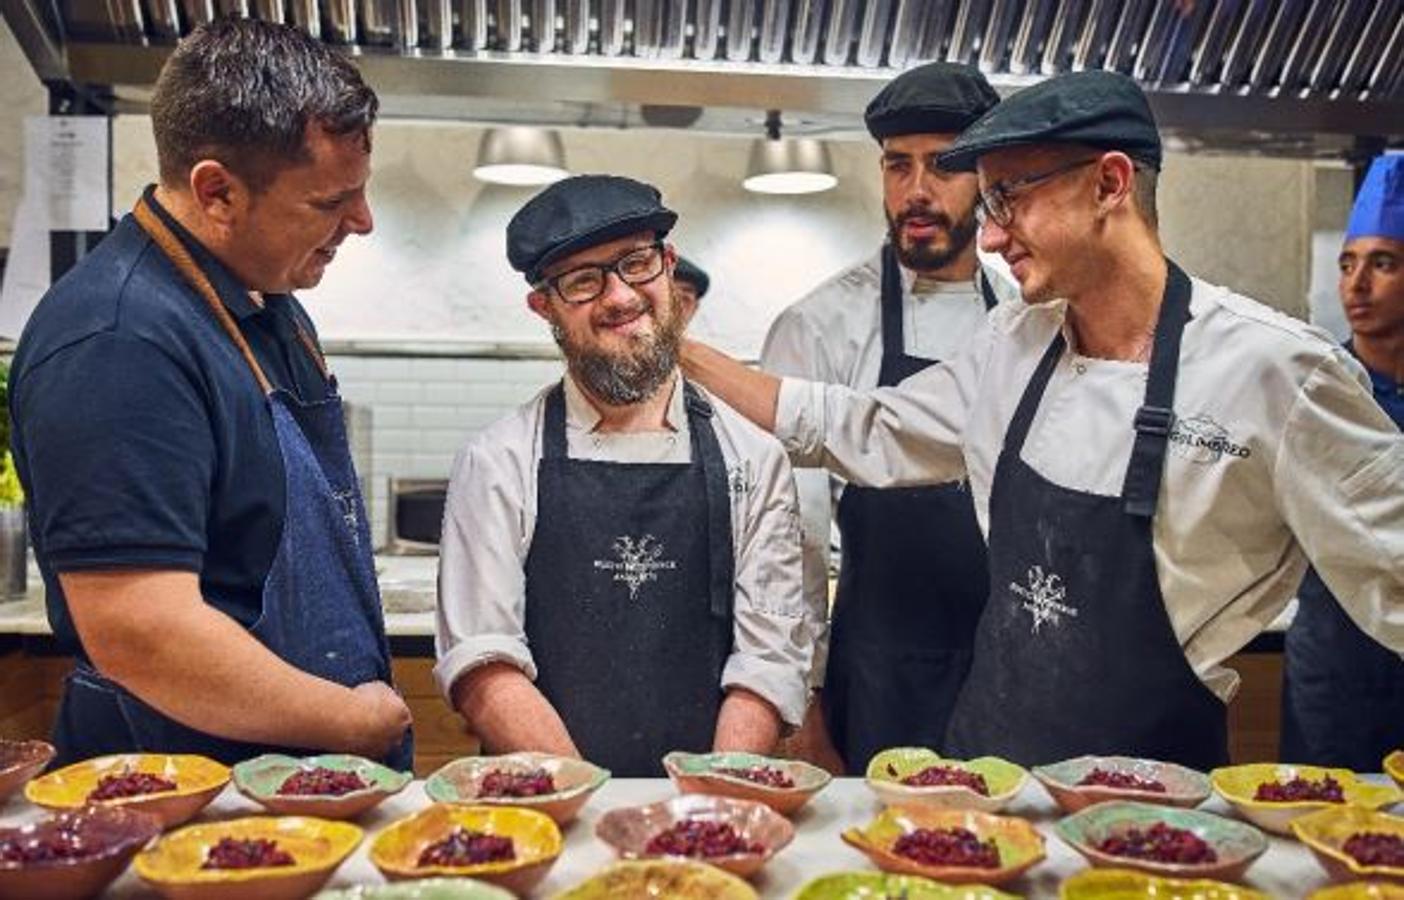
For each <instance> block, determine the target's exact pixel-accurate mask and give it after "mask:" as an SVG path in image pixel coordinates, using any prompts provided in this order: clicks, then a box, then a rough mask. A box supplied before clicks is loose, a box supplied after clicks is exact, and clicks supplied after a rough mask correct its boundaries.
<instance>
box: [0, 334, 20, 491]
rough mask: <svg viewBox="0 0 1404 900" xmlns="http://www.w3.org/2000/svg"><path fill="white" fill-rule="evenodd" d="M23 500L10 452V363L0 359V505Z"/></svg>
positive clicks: (17, 474) (12, 456)
mask: <svg viewBox="0 0 1404 900" xmlns="http://www.w3.org/2000/svg"><path fill="white" fill-rule="evenodd" d="M23 502H24V488H22V487H21V486H20V480H19V473H18V472H17V471H15V458H14V455H13V454H12V453H10V365H9V363H7V362H4V361H0V507H4V506H19V505H20V504H21V503H23Z"/></svg>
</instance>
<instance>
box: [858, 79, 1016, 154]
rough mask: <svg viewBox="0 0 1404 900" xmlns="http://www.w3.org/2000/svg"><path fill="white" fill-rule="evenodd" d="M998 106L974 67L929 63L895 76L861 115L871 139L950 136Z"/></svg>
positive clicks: (993, 95) (994, 96) (993, 93)
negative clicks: (933, 135) (900, 136)
mask: <svg viewBox="0 0 1404 900" xmlns="http://www.w3.org/2000/svg"><path fill="white" fill-rule="evenodd" d="M998 103H999V94H996V93H995V91H994V88H992V87H990V83H989V82H988V81H986V80H985V76H984V75H983V74H981V72H980V70H979V69H977V68H975V67H974V66H966V65H962V64H960V63H951V62H933V63H927V64H926V65H924V66H917V67H916V68H915V69H909V70H908V71H906V72H903V73H902V74H901V75H898V76H897V77H896V78H894V79H892V80H891V81H889V82H888V83H887V86H886V87H884V88H883V89H882V90H880V91H878V93H877V96H876V97H874V98H873V99H872V102H870V103H869V104H868V109H867V111H866V112H864V113H863V121H864V122H866V123H867V125H868V133H869V134H871V135H872V136H873V140H875V141H878V142H879V143H881V142H882V139H883V138H890V137H896V136H898V135H903V134H951V133H954V132H960V131H964V130H965V129H966V128H967V127H969V126H970V123H972V122H974V121H975V120H976V119H978V118H980V117H981V116H983V115H984V114H985V113H986V112H988V111H989V110H990V108H991V107H993V106H995V105H996V104H998Z"/></svg>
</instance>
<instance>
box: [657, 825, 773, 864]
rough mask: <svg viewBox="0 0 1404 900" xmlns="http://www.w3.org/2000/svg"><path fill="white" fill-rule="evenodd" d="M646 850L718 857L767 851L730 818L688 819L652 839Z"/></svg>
mask: <svg viewBox="0 0 1404 900" xmlns="http://www.w3.org/2000/svg"><path fill="white" fill-rule="evenodd" d="M644 852H645V853H648V854H650V855H653V856H694V857H698V856H700V857H702V858H704V859H705V858H709V857H717V856H731V855H733V854H737V853H764V852H765V848H764V847H763V846H761V845H760V844H758V843H754V842H751V841H747V840H746V839H745V838H743V837H742V836H741V835H740V834H738V833H737V832H736V829H735V828H733V827H732V826H731V825H730V824H729V823H727V822H708V821H704V820H702V819H684V820H683V821H681V822H678V823H676V824H675V825H673V826H672V827H671V828H669V829H667V830H666V831H661V832H659V833H658V834H655V835H654V836H653V837H652V838H650V839H649V842H648V844H647V846H645V847H644Z"/></svg>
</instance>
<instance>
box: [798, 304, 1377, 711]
mask: <svg viewBox="0 0 1404 900" xmlns="http://www.w3.org/2000/svg"><path fill="white" fill-rule="evenodd" d="M1192 282H1193V296H1192V299H1191V303H1190V312H1191V315H1192V316H1193V318H1192V319H1191V321H1190V322H1189V323H1188V324H1187V325H1186V326H1185V331H1184V337H1183V341H1182V347H1181V357H1180V368H1179V377H1178V380H1177V384H1176V389H1175V403H1174V409H1175V416H1176V422H1175V425H1174V428H1173V431H1172V434H1171V437H1170V445H1169V450H1168V454H1167V458H1166V463H1165V472H1164V477H1163V480H1162V483H1161V491H1160V502H1159V507H1158V509H1157V512H1156V516H1155V521H1154V525H1153V529H1152V532H1153V544H1154V552H1155V560H1156V569H1157V573H1158V575H1159V580H1160V589H1161V593H1162V595H1163V596H1164V598H1165V605H1166V612H1167V614H1168V616H1169V619H1170V623H1171V626H1172V628H1173V629H1174V632H1175V635H1176V637H1177V638H1178V639H1179V641H1180V645H1181V646H1182V647H1183V648H1184V651H1185V656H1186V659H1187V660H1188V661H1189V664H1190V665H1191V667H1192V668H1193V669H1194V671H1195V672H1196V673H1197V674H1198V675H1199V677H1200V678H1201V680H1203V682H1204V683H1205V684H1206V685H1207V686H1208V687H1209V688H1210V689H1211V690H1212V691H1214V693H1215V694H1217V695H1218V696H1219V697H1220V698H1222V699H1223V700H1225V701H1227V700H1229V699H1231V698H1232V696H1233V695H1234V693H1235V692H1236V690H1237V687H1238V676H1237V674H1236V673H1234V672H1232V671H1231V670H1229V669H1226V668H1225V667H1223V666H1222V665H1221V664H1222V662H1223V661H1224V660H1225V659H1227V658H1228V657H1229V656H1231V655H1232V654H1233V653H1235V652H1236V651H1237V650H1239V649H1240V648H1242V647H1243V646H1244V645H1245V644H1247V643H1248V642H1249V641H1250V640H1251V639H1252V638H1253V637H1254V636H1256V635H1257V634H1258V633H1260V632H1261V631H1263V630H1264V629H1265V628H1266V627H1267V625H1268V624H1269V623H1270V622H1272V620H1273V619H1274V618H1275V617H1276V616H1277V615H1278V613H1279V612H1281V611H1282V609H1283V608H1284V607H1285V606H1286V605H1287V603H1288V601H1289V600H1290V598H1291V597H1292V595H1293V593H1294V592H1295V590H1296V587H1297V585H1298V584H1299V583H1300V581H1301V577H1302V573H1303V571H1304V570H1305V568H1306V565H1307V559H1308V558H1310V559H1311V560H1312V561H1313V562H1314V563H1315V564H1316V567H1317V569H1318V571H1319V572H1320V573H1321V575H1322V578H1323V579H1324V580H1325V581H1326V584H1327V585H1328V586H1329V587H1330V588H1331V591H1332V593H1334V594H1335V595H1336V597H1337V598H1338V599H1339V600H1340V602H1341V604H1342V606H1343V607H1344V608H1345V610H1346V611H1347V613H1349V615H1350V616H1351V618H1352V619H1353V620H1354V621H1355V622H1356V623H1357V624H1358V625H1359V626H1360V627H1361V628H1362V629H1363V630H1364V631H1366V632H1367V633H1369V634H1370V635H1372V636H1373V637H1374V638H1375V639H1376V640H1378V641H1380V642H1381V643H1382V644H1384V645H1385V646H1387V647H1390V648H1391V649H1393V650H1395V651H1404V437H1401V435H1400V433H1399V430H1398V429H1397V428H1396V427H1395V425H1394V423H1393V422H1391V421H1390V420H1389V418H1388V417H1387V416H1386V415H1385V414H1384V412H1383V411H1382V410H1381V409H1380V408H1379V405H1378V404H1376V403H1375V401H1374V398H1373V397H1372V396H1371V393H1370V387H1369V379H1368V376H1367V375H1366V373H1365V371H1364V369H1363V368H1361V366H1360V365H1359V363H1357V362H1356V361H1355V360H1354V359H1353V358H1351V356H1350V355H1349V354H1348V353H1347V352H1346V351H1345V350H1343V349H1342V348H1341V347H1339V346H1338V345H1337V344H1335V342H1334V341H1332V340H1331V339H1330V337H1329V336H1328V335H1327V334H1326V333H1325V332H1323V331H1321V330H1319V329H1317V328H1315V327H1313V326H1310V325H1307V324H1306V323H1304V322H1301V321H1298V320H1296V319H1292V318H1290V317H1288V316H1286V315H1283V314H1281V313H1278V312H1276V311H1274V310H1272V309H1270V308H1268V307H1266V306H1264V305H1262V304H1260V303H1257V302H1255V301H1253V300H1250V299H1248V298H1246V297H1242V296H1239V295H1237V294H1234V293H1232V292H1231V291H1229V290H1228V289H1226V288H1223V287H1218V286H1215V285H1211V284H1208V283H1206V282H1204V281H1200V280H1198V279H1192ZM1065 314H1066V304H1064V303H1062V302H1055V303H1048V304H1041V305H1025V304H1023V303H1022V302H1018V301H1015V302H1010V303H1002V304H1001V305H1000V306H999V307H998V308H996V309H995V311H994V312H992V313H991V314H990V317H989V321H988V323H987V324H986V326H985V327H984V328H982V329H981V331H980V333H979V334H978V335H977V336H976V337H975V339H974V340H973V341H972V343H971V346H970V348H969V349H968V350H967V351H966V352H965V353H963V354H961V355H959V356H957V357H956V358H955V359H953V360H952V361H951V362H950V363H948V364H944V365H939V366H934V367H932V368H930V369H927V370H926V371H924V372H921V373H919V374H917V375H915V376H913V377H911V378H908V379H907V380H906V381H904V382H903V383H902V384H901V385H899V386H897V387H891V388H879V389H876V390H873V391H869V392H866V393H864V392H859V391H856V390H854V389H852V388H848V387H844V386H840V385H832V384H829V385H826V384H823V383H819V382H810V381H802V380H799V379H794V378H786V379H785V380H784V382H783V384H782V386H781V391H780V400H779V405H778V410H777V424H776V433H777V435H778V436H779V437H780V438H781V440H782V442H783V443H784V444H785V446H786V448H787V449H788V450H789V451H790V453H791V456H792V459H793V460H794V461H795V462H796V464H797V465H814V464H816V463H817V464H822V465H825V466H828V467H831V468H833V469H835V470H836V471H837V472H838V473H839V474H840V475H843V476H844V477H847V478H849V479H850V480H852V481H855V482H859V483H863V484H870V485H873V486H876V487H896V486H907V485H918V484H930V483H936V482H940V481H948V480H953V479H959V478H962V477H964V478H968V479H969V482H970V485H971V489H972V493H973V496H974V500H975V509H976V514H977V517H978V518H979V520H980V525H981V528H982V529H984V530H985V533H986V535H987V536H988V533H989V501H990V488H991V481H992V479H993V477H994V470H995V464H996V461H997V459H998V456H999V451H1000V448H1001V445H1002V443H1003V440H1004V434H1005V432H1006V430H1007V429H1008V426H1009V421H1010V419H1011V418H1012V416H1013V414H1014V409H1015V407H1016V406H1017V404H1018V402H1019V399H1020V397H1021V396H1022V395H1023V392H1024V388H1025V387H1026V386H1027V384H1028V381H1029V378H1030V376H1032V374H1033V371H1034V368H1035V367H1036V366H1037V364H1038V361H1039V359H1040V358H1041V357H1042V356H1043V354H1044V352H1045V351H1046V350H1047V348H1048V345H1049V343H1050V342H1051V341H1052V339H1053V336H1054V335H1055V334H1056V333H1057V332H1058V330H1059V329H1062V330H1063V331H1064V334H1065V336H1066V338H1067V340H1068V343H1069V351H1068V352H1066V353H1064V355H1063V358H1062V359H1061V360H1060V361H1059V363H1058V366H1057V369H1056V371H1055V372H1054V374H1053V378H1052V380H1051V382H1050V383H1049V385H1048V388H1047V391H1046V392H1045V394H1044V396H1043V401H1042V403H1041V404H1040V406H1039V409H1038V413H1037V415H1036V416H1035V417H1034V421H1033V424H1032V428H1031V430H1030V433H1029V436H1028V439H1027V441H1026V442H1025V444H1024V447H1023V450H1022V452H1021V454H1020V456H1021V458H1022V460H1023V461H1024V462H1025V463H1026V464H1027V465H1029V466H1031V467H1032V468H1033V469H1034V470H1035V471H1036V472H1038V473H1039V474H1040V475H1041V476H1043V477H1044V478H1046V479H1048V480H1049V481H1052V482H1053V483H1055V484H1058V485H1060V486H1062V487H1065V488H1068V489H1071V490H1076V491H1081V492H1086V493H1092V494H1098V495H1101V496H1118V495H1120V493H1121V487H1122V481H1123V478H1124V477H1125V473H1126V467H1127V462H1128V461H1129V459H1130V455H1131V446H1132V441H1133V437H1134V430H1133V428H1132V422H1133V419H1134V416H1135V413H1136V410H1137V409H1138V408H1139V407H1140V405H1141V403H1142V401H1143V399H1144V392H1145V385H1146V378H1147V371H1148V370H1147V366H1146V364H1145V363H1134V362H1122V361H1115V360H1105V359H1094V358H1090V357H1087V356H1083V355H1081V354H1080V353H1079V352H1078V350H1077V347H1076V344H1075V341H1074V340H1073V336H1072V334H1071V331H1070V329H1068V328H1066V326H1065V322H1064V318H1065Z"/></svg>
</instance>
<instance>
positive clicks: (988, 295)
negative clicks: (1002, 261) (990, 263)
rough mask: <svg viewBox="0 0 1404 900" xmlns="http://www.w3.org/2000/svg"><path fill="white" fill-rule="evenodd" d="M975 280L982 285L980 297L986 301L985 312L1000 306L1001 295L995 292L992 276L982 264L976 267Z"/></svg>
mask: <svg viewBox="0 0 1404 900" xmlns="http://www.w3.org/2000/svg"><path fill="white" fill-rule="evenodd" d="M975 280H976V282H978V283H979V285H980V297H981V298H982V299H983V300H984V301H985V312H989V311H990V310H992V309H994V308H995V307H996V306H999V297H998V296H997V295H996V294H995V291H994V286H993V285H992V284H990V276H989V275H988V274H987V273H986V272H985V270H984V269H983V268H981V267H980V266H976V267H975Z"/></svg>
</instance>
